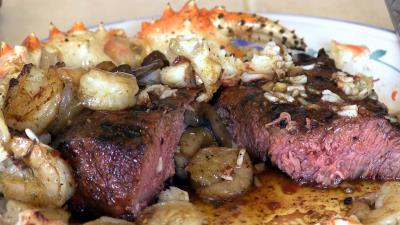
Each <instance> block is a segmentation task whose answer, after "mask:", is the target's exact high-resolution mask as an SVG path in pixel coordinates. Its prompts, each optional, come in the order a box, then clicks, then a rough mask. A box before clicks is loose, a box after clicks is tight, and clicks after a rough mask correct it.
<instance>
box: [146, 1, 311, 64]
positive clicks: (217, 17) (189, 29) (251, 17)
mask: <svg viewBox="0 0 400 225" xmlns="http://www.w3.org/2000/svg"><path fill="white" fill-rule="evenodd" d="M187 35H198V36H200V37H201V38H204V39H206V40H212V41H216V42H218V44H219V45H220V46H221V47H222V48H225V49H227V50H228V51H229V52H231V53H233V54H235V55H236V56H241V55H243V54H242V52H241V51H239V50H238V49H236V48H235V47H234V46H232V44H231V39H232V37H235V36H236V37H239V38H243V39H247V40H253V41H257V42H267V41H275V42H277V43H279V44H283V45H286V46H287V47H289V48H295V49H304V48H305V47H306V45H305V43H304V41H303V39H300V38H299V37H298V36H297V35H296V34H295V32H294V31H291V30H289V29H287V28H285V27H283V26H281V25H280V24H279V23H278V21H272V20H269V19H267V18H265V17H261V16H258V15H256V14H248V13H240V12H228V11H226V10H225V9H224V8H223V7H215V8H214V9H212V10H207V9H199V8H198V7H197V5H196V3H195V2H194V1H189V2H188V3H186V4H185V6H184V7H183V8H182V9H181V10H180V11H179V12H175V11H174V10H173V9H172V8H171V6H170V5H167V7H166V8H165V10H164V13H163V15H162V16H161V18H160V19H158V20H155V21H151V22H144V23H143V24H142V29H141V31H140V32H139V33H138V37H139V38H140V39H142V40H143V41H144V42H145V44H146V45H147V47H148V49H150V50H155V49H158V50H161V51H163V52H164V53H166V51H167V49H168V44H169V43H168V40H170V39H171V38H174V37H177V36H187Z"/></svg>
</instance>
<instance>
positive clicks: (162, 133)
mask: <svg viewBox="0 0 400 225" xmlns="http://www.w3.org/2000/svg"><path fill="white" fill-rule="evenodd" d="M196 93H197V92H196V91H187V90H183V91H182V92H180V93H178V96H177V97H171V98H169V99H165V100H162V101H159V102H158V101H154V103H155V104H153V105H151V106H149V107H150V109H146V110H142V109H135V110H129V111H119V112H103V111H96V112H86V113H84V114H82V115H80V116H79V118H77V119H76V120H75V123H74V125H72V126H71V128H70V129H69V130H68V131H67V132H66V133H65V134H62V135H60V136H61V137H62V140H61V141H58V143H59V144H58V149H60V150H61V152H62V155H63V156H64V157H65V158H66V159H67V160H68V161H69V163H70V164H71V166H72V168H73V170H74V172H75V178H76V182H77V184H78V187H77V192H76V194H75V195H74V196H73V198H72V200H71V201H70V207H71V209H72V210H73V211H76V212H95V213H96V214H108V215H111V216H114V217H121V218H124V219H133V218H134V217H135V216H136V214H137V212H138V211H139V210H141V209H143V208H144V207H145V206H147V204H148V203H149V202H150V201H151V200H152V199H153V198H154V196H155V195H156V194H158V192H159V191H160V190H161V189H162V187H163V184H164V182H165V181H166V180H167V179H168V178H169V177H171V176H172V175H173V174H174V161H173V154H174V151H175V148H176V146H177V142H178V141H179V138H180V136H181V134H182V132H183V131H184V124H183V114H184V110H185V106H186V105H187V104H189V103H190V102H191V101H193V100H194V98H195V95H196ZM156 103H157V104H156Z"/></svg>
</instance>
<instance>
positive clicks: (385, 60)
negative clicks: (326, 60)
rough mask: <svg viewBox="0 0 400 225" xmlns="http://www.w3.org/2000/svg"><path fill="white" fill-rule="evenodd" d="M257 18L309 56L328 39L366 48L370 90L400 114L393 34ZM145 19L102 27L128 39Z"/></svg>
mask: <svg viewBox="0 0 400 225" xmlns="http://www.w3.org/2000/svg"><path fill="white" fill-rule="evenodd" d="M260 15H262V16H266V17H268V18H270V19H273V20H279V21H280V22H281V23H282V24H284V25H285V26H286V27H290V28H292V29H295V30H296V31H297V32H298V33H299V35H301V36H303V37H304V40H306V42H307V45H308V53H309V54H316V53H317V51H318V49H320V48H323V47H325V48H326V47H328V46H329V43H330V42H331V41H332V40H337V41H339V42H343V43H349V44H355V45H365V46H367V47H368V48H369V49H370V53H371V54H370V59H371V60H370V62H369V69H370V70H369V71H367V72H366V75H370V76H373V77H374V78H375V79H377V80H378V81H377V82H376V83H375V84H374V88H375V90H376V91H377V93H378V96H379V100H380V101H382V102H383V103H385V104H386V105H387V106H388V108H389V109H390V111H391V112H393V113H396V112H398V111H400V98H396V99H395V100H393V99H392V97H391V96H392V93H393V91H397V92H399V93H400V61H399V60H398V59H399V58H400V41H399V39H398V38H397V37H396V35H395V33H394V32H393V31H391V30H386V29H382V28H376V27H371V26H366V25H362V24H357V23H352V22H347V21H340V20H333V19H327V18H319V17H307V16H297V15H288V14H260ZM149 19H151V18H141V19H133V20H126V21H119V22H114V23H109V24H106V27H107V28H112V27H117V28H122V29H124V30H126V32H127V34H128V35H130V36H132V35H134V34H135V33H136V32H138V31H139V30H140V26H141V23H142V22H144V21H148V20H149ZM94 29H95V28H94Z"/></svg>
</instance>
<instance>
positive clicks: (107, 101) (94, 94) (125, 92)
mask: <svg viewBox="0 0 400 225" xmlns="http://www.w3.org/2000/svg"><path fill="white" fill-rule="evenodd" d="M138 91H139V87H138V85H137V82H136V78H135V77H133V76H132V75H128V74H125V73H119V72H117V73H111V72H107V71H104V70H99V69H91V70H90V71H89V72H88V73H86V74H85V75H83V76H82V77H81V79H80V86H79V96H80V100H81V102H82V104H83V105H84V106H85V107H88V108H90V109H93V110H121V109H126V108H129V107H132V106H134V105H135V103H136V97H135V95H136V94H137V93H138Z"/></svg>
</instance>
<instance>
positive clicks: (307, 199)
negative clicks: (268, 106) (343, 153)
mask: <svg viewBox="0 0 400 225" xmlns="http://www.w3.org/2000/svg"><path fill="white" fill-rule="evenodd" d="M258 179H259V180H260V183H261V186H260V187H253V189H251V190H250V191H249V192H247V193H245V194H243V195H242V196H240V197H238V198H236V199H234V200H232V201H228V202H224V203H222V204H218V205H214V204H210V203H205V202H203V201H201V200H200V199H198V198H197V197H196V196H195V195H194V194H193V195H191V202H193V203H194V204H195V205H196V206H197V207H198V208H199V209H200V210H201V211H202V212H203V213H204V214H205V215H206V216H207V217H208V221H209V223H208V224H209V225H228V224H229V225H230V224H235V225H236V224H241V225H250V224H251V225H254V224H262V225H272V224H277V225H278V224H314V223H317V222H321V221H322V220H326V219H329V218H331V217H332V216H335V215H337V214H340V215H345V214H346V211H347V210H348V209H349V207H350V206H349V205H345V204H344V199H346V198H347V197H355V196H360V195H362V194H365V193H368V192H373V191H376V190H378V189H379V187H380V185H381V184H382V183H381V182H374V181H358V182H352V183H350V185H351V186H352V188H351V189H352V190H353V192H352V193H350V194H348V193H345V191H344V188H330V189H322V188H316V187H306V186H298V185H297V184H295V183H294V182H293V181H291V180H290V179H289V178H288V177H286V176H285V175H284V174H282V173H281V172H277V171H271V170H268V171H266V172H264V173H263V174H261V175H258Z"/></svg>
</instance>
